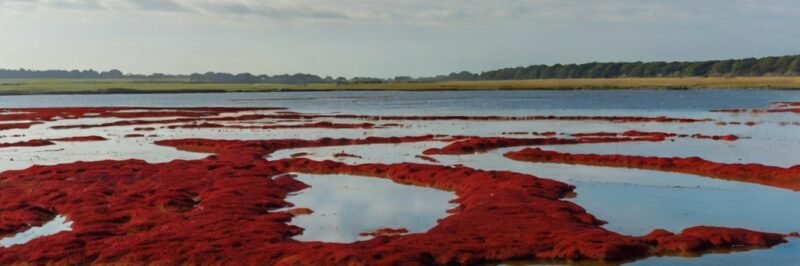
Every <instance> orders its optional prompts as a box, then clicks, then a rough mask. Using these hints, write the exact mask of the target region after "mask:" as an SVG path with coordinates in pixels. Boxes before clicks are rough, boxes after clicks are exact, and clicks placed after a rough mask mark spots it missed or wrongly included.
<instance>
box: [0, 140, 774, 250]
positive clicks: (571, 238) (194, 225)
mask: <svg viewBox="0 0 800 266" xmlns="http://www.w3.org/2000/svg"><path fill="white" fill-rule="evenodd" d="M431 139H433V136H420V137H405V138H366V139H355V140H354V139H320V140H264V141H236V140H201V139H185V140H165V141H159V142H158V143H159V144H160V145H168V146H174V147H176V148H179V149H182V150H189V151H198V152H210V153H216V155H213V156H209V157H208V158H206V159H202V160H194V161H184V160H176V161H172V162H169V163H161V164H150V163H147V162H144V161H140V160H126V161H100V162H91V163H88V162H76V163H70V164H62V165H56V166H34V167H31V168H28V169H26V170H21V171H7V172H4V173H2V174H0V184H2V185H0V211H2V213H3V216H2V218H0V226H2V227H0V230H2V232H6V233H14V232H21V231H23V230H25V229H27V228H29V227H31V226H36V225H41V224H43V223H44V222H46V221H47V220H48V219H49V218H52V217H53V216H54V215H55V214H61V215H65V216H66V217H68V219H69V220H71V221H72V222H73V225H72V231H68V232H60V233H58V234H55V235H52V236H47V237H42V238H37V239H34V240H32V241H31V242H29V243H28V244H25V245H17V246H12V247H10V248H0V264H38V263H41V262H43V261H46V262H47V263H49V264H161V265H166V264H265V265H276V264H277V265H298V264H301V265H342V264H349V265H364V264H371V265H388V264H405V265H426V264H449V263H462V264H475V263H479V262H482V261H500V260H508V259H518V258H542V259H595V260H624V259H632V258H639V257H644V256H648V255H653V254H661V252H662V251H667V250H676V248H675V247H684V246H688V245H689V244H681V243H690V242H691V243H694V242H696V241H697V240H699V241H706V242H707V243H710V245H694V244H692V245H693V246H691V250H695V251H707V250H711V249H713V248H717V247H723V246H726V245H727V246H737V247H738V246H747V247H762V246H771V245H775V244H777V243H780V242H782V241H783V239H782V236H778V235H774V234H768V233H759V232H752V231H746V230H741V229H727V228H697V229H688V230H687V231H685V232H684V233H682V234H681V235H679V237H678V238H677V239H676V240H671V239H667V237H674V236H667V234H661V235H660V236H661V237H652V236H650V237H649V238H639V237H630V236H624V235H620V234H617V233H614V232H610V231H608V230H606V229H603V228H602V227H600V225H602V224H603V222H602V221H600V220H597V219H596V218H595V217H594V216H592V215H590V214H588V213H586V211H585V210H584V209H583V208H581V207H580V206H578V205H576V204H575V203H573V202H570V201H563V200H561V198H562V197H563V196H565V195H566V194H568V193H570V192H571V191H572V189H573V187H572V186H569V185H567V184H564V183H561V182H558V181H554V180H548V179H542V178H538V177H535V176H531V175H526V174H519V173H513V172H508V171H480V170H475V169H471V168H467V167H447V166H436V165H425V164H413V163H401V164H392V165H385V164H362V165H347V164H343V163H337V162H333V161H325V162H318V161H313V160H308V159H302V158H295V159H284V160H280V161H267V160H265V159H263V157H264V156H265V155H267V154H269V153H271V152H274V151H276V150H279V149H285V148H300V147H317V146H333V145H350V144H369V143H400V142H413V141H427V140H431ZM290 172H304V173H315V174H353V175H362V176H372V177H376V178H386V179H390V180H393V181H395V182H398V183H403V184H416V185H421V186H428V187H432V188H436V189H441V190H448V191H453V192H455V193H456V194H457V195H458V199H456V200H455V202H457V203H458V204H459V207H457V208H456V209H454V210H452V211H451V213H452V215H450V216H448V217H445V218H443V219H441V220H440V221H439V223H438V225H437V226H436V227H434V228H432V229H430V230H429V231H428V232H426V233H420V234H408V235H401V236H392V237H385V236H377V237H375V238H374V239H372V240H369V241H362V242H357V243H353V244H330V243H319V242H299V241H295V240H293V239H291V238H290V236H293V235H297V234H299V233H301V232H302V229H301V228H298V227H296V226H292V225H288V224H287V222H288V221H289V220H290V219H291V217H292V216H293V215H294V214H292V213H290V212H289V211H280V212H278V211H275V210H277V209H280V208H284V207H289V206H290V203H288V202H286V201H285V197H286V196H287V194H288V193H290V192H293V191H299V190H301V189H304V188H306V187H307V186H306V185H305V184H303V183H301V182H299V181H296V180H294V179H293V178H291V177H290V176H288V175H285V173H290ZM32 188H35V189H32ZM298 212H300V213H302V211H296V212H295V214H297V213H298ZM668 240H669V241H668Z"/></svg>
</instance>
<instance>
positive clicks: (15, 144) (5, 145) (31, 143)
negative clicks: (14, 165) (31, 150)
mask: <svg viewBox="0 0 800 266" xmlns="http://www.w3.org/2000/svg"><path fill="white" fill-rule="evenodd" d="M50 145H55V143H53V142H52V141H49V140H41V139H35V140H27V141H20V142H12V143H0V148H11V147H42V146H50Z"/></svg>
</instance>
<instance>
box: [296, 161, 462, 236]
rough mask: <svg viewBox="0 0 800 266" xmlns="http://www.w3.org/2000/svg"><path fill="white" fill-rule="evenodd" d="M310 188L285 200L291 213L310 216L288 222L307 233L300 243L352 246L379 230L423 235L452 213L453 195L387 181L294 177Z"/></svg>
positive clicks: (347, 177)
mask: <svg viewBox="0 0 800 266" xmlns="http://www.w3.org/2000/svg"><path fill="white" fill-rule="evenodd" d="M294 175H296V176H297V179H298V180H300V181H302V182H304V183H306V184H308V185H310V186H311V187H310V188H307V189H304V190H302V191H299V192H298V193H296V194H294V195H291V196H289V197H287V201H289V202H291V203H294V204H295V207H302V208H310V209H312V210H313V211H314V213H312V214H310V215H301V216H297V217H295V218H294V219H292V222H291V224H293V225H297V226H300V227H302V228H305V231H304V232H303V234H301V235H298V236H295V237H294V238H295V239H297V240H300V241H323V242H336V243H351V242H355V241H359V240H365V239H368V238H367V237H362V236H359V234H360V233H364V232H372V231H375V230H377V229H381V228H405V229H407V230H408V231H409V232H410V233H417V232H425V231H427V230H428V229H430V228H432V227H434V226H436V221H437V219H440V218H442V217H445V216H446V215H447V213H446V211H447V210H448V209H451V208H453V207H455V205H453V204H451V203H448V202H449V201H450V200H453V199H454V198H455V195H454V194H453V193H451V192H446V191H441V190H436V189H432V188H425V187H416V186H409V185H401V184H397V183H394V182H392V181H390V180H386V179H380V178H372V177H361V176H351V175H311V174H294Z"/></svg>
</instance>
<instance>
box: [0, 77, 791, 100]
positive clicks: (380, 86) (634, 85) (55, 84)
mask: <svg viewBox="0 0 800 266" xmlns="http://www.w3.org/2000/svg"><path fill="white" fill-rule="evenodd" d="M698 89H724V90H733V89H756V90H798V89H800V77H736V78H612V79H533V80H492V81H446V82H386V83H355V84H332V83H315V84H270V83H257V84H249V83H187V82H141V81H119V80H117V81H106V80H80V79H66V80H48V79H36V80H6V81H3V80H0V96H14V95H81V94H87V95H88V94H183V93H240V92H244V93H252V92H332V91H364V92H368V91H511V90H698Z"/></svg>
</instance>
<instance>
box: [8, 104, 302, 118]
mask: <svg viewBox="0 0 800 266" xmlns="http://www.w3.org/2000/svg"><path fill="white" fill-rule="evenodd" d="M285 109H286V108H282V107H258V108H239V107H190V108H155V107H65V108H7V109H3V110H4V111H7V112H13V113H11V114H0V121H14V120H30V121H54V120H57V119H77V118H84V117H93V118H147V117H192V118H199V117H202V116H218V115H221V114H223V113H237V112H246V111H271V110H285Z"/></svg>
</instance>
